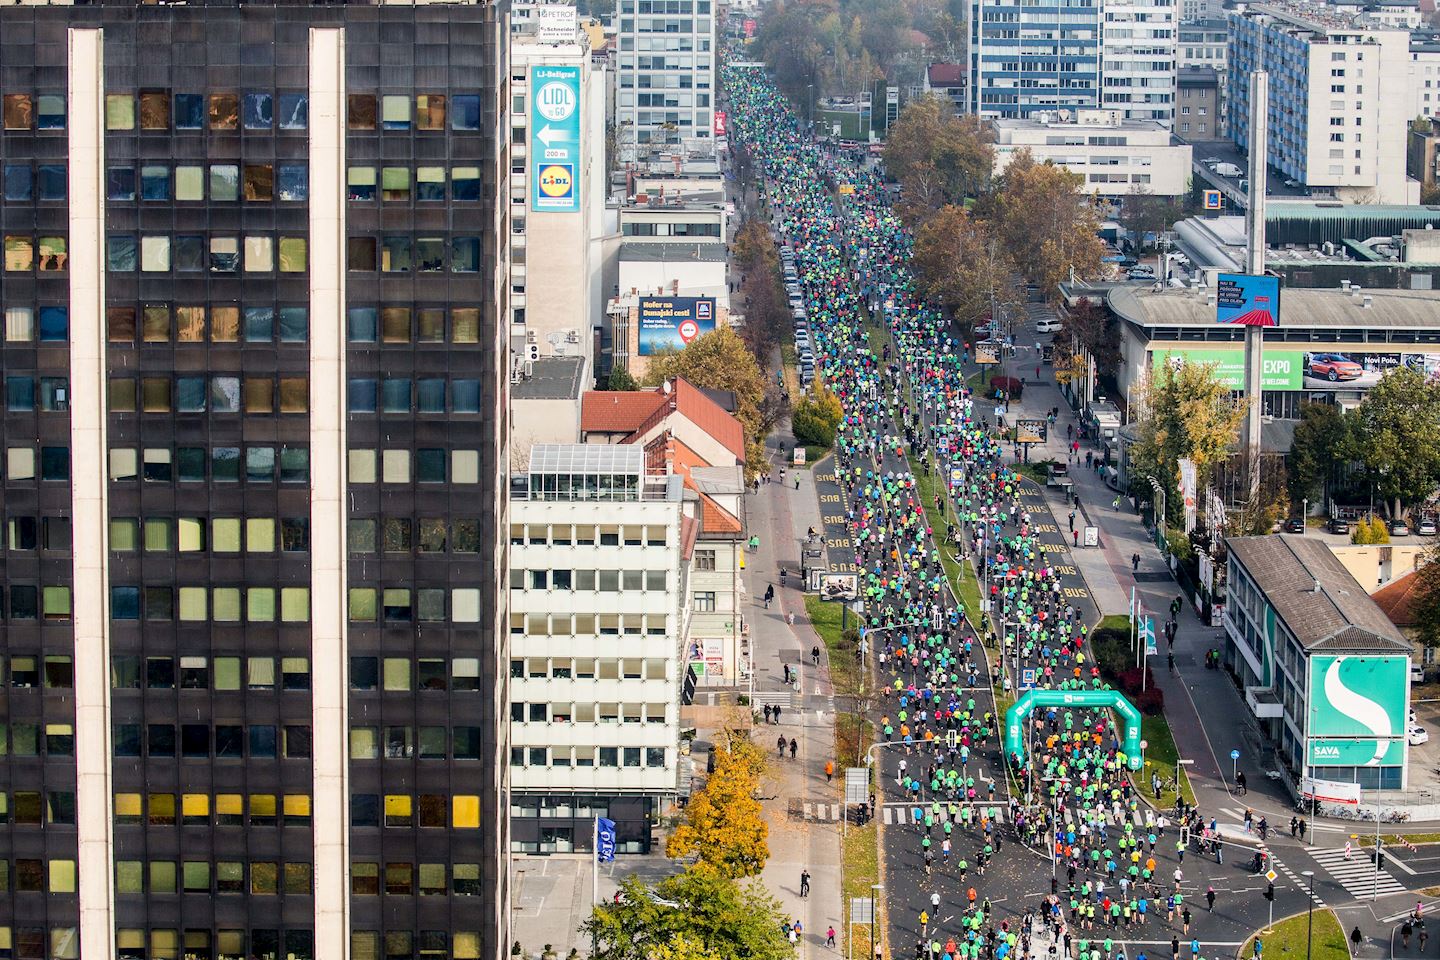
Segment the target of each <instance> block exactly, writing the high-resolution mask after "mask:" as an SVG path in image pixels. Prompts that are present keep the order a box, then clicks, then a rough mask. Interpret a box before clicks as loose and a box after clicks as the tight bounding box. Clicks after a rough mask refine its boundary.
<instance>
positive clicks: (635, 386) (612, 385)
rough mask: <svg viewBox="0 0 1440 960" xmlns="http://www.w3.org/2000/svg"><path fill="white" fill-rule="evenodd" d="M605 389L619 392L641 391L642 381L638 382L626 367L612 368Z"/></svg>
mask: <svg viewBox="0 0 1440 960" xmlns="http://www.w3.org/2000/svg"><path fill="white" fill-rule="evenodd" d="M605 389H606V390H617V391H631V390H639V389H640V381H638V380H636V379H635V377H634V376H633V375H631V373H630V371H629V370H627V369H626V368H624V367H611V368H610V380H609V382H608V384H607V385H606V387H605Z"/></svg>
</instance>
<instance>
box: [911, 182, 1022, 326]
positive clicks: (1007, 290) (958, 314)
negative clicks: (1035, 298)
mask: <svg viewBox="0 0 1440 960" xmlns="http://www.w3.org/2000/svg"><path fill="white" fill-rule="evenodd" d="M910 265H911V268H912V269H913V270H914V271H915V283H916V287H917V289H918V290H919V291H920V293H921V294H922V295H923V296H925V297H926V298H928V299H929V300H930V301H932V302H933V303H936V304H938V305H939V306H940V307H942V308H943V309H944V310H945V312H946V314H947V315H948V316H949V317H950V318H951V319H952V320H954V321H955V322H956V323H959V324H960V325H961V327H963V328H964V329H965V330H966V331H967V333H968V331H969V330H970V329H971V328H973V327H974V326H975V324H976V323H978V322H979V321H980V320H981V318H983V317H986V316H989V315H990V312H991V309H992V307H993V308H994V310H995V315H996V316H1000V317H1004V316H1007V315H1018V314H1019V313H1020V312H1021V311H1023V309H1024V303H1023V300H1022V298H1021V292H1020V288H1019V285H1018V284H1016V283H1015V263H1014V261H1012V260H1011V259H1010V257H1009V256H1007V255H1006V252H1005V245H1004V244H1003V243H1002V242H1001V241H1000V240H999V238H997V237H996V236H995V231H994V230H993V229H992V228H991V225H990V224H989V223H988V222H987V221H985V220H981V219H979V218H977V217H973V216H971V215H970V214H969V213H968V212H967V211H966V210H964V209H962V208H961V207H958V206H954V205H953V204H952V205H947V206H944V207H941V208H940V209H939V210H938V211H936V213H935V214H934V215H933V216H931V217H930V218H929V219H928V220H926V221H925V222H924V224H923V225H922V226H921V227H920V229H919V231H917V232H916V234H915V247H914V251H913V253H912V254H911V258H910Z"/></svg>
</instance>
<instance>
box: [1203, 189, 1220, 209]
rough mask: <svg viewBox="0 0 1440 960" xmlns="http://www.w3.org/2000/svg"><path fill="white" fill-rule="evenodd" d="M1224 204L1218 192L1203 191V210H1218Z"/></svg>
mask: <svg viewBox="0 0 1440 960" xmlns="http://www.w3.org/2000/svg"><path fill="white" fill-rule="evenodd" d="M1224 204H1225V198H1224V197H1223V196H1221V194H1220V191H1219V190H1206V191H1205V209H1206V210H1219V209H1220V208H1221V207H1222V206H1224Z"/></svg>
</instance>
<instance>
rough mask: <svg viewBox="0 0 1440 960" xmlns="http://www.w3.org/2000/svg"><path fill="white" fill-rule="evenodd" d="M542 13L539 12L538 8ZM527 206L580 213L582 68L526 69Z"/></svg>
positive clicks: (553, 211) (540, 67) (539, 67)
mask: <svg viewBox="0 0 1440 960" xmlns="http://www.w3.org/2000/svg"><path fill="white" fill-rule="evenodd" d="M542 9H543V8H542ZM530 90H531V94H530V179H531V183H532V186H531V191H530V206H531V208H532V209H534V210H535V211H536V212H542V213H575V212H576V211H578V210H579V209H580V68H579V67H565V66H560V67H545V66H532V67H531V68H530Z"/></svg>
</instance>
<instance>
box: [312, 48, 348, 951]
mask: <svg viewBox="0 0 1440 960" xmlns="http://www.w3.org/2000/svg"><path fill="white" fill-rule="evenodd" d="M345 463H346V452H345V31H344V30H340V29H318V28H317V29H312V30H311V31H310V532H311V537H310V598H311V603H310V643H311V650H310V669H311V677H312V684H311V692H310V697H311V711H312V718H311V723H312V725H313V730H314V738H315V744H314V751H313V753H314V757H313V759H312V760H311V771H312V776H313V779H314V785H313V790H314V811H315V815H314V820H313V823H314V827H313V830H314V838H315V957H316V960H347V958H348V957H349V955H350V790H349V768H348V759H347V758H348V757H349V751H348V749H347V748H346V738H347V736H348V733H347V731H348V727H349V713H348V693H347V687H346V678H345V671H346V665H347V664H348V662H349V657H348V655H347V634H346V627H347V622H348V618H347V614H346V600H345V597H346V563H345V557H346V551H345V519H346V496H345Z"/></svg>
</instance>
